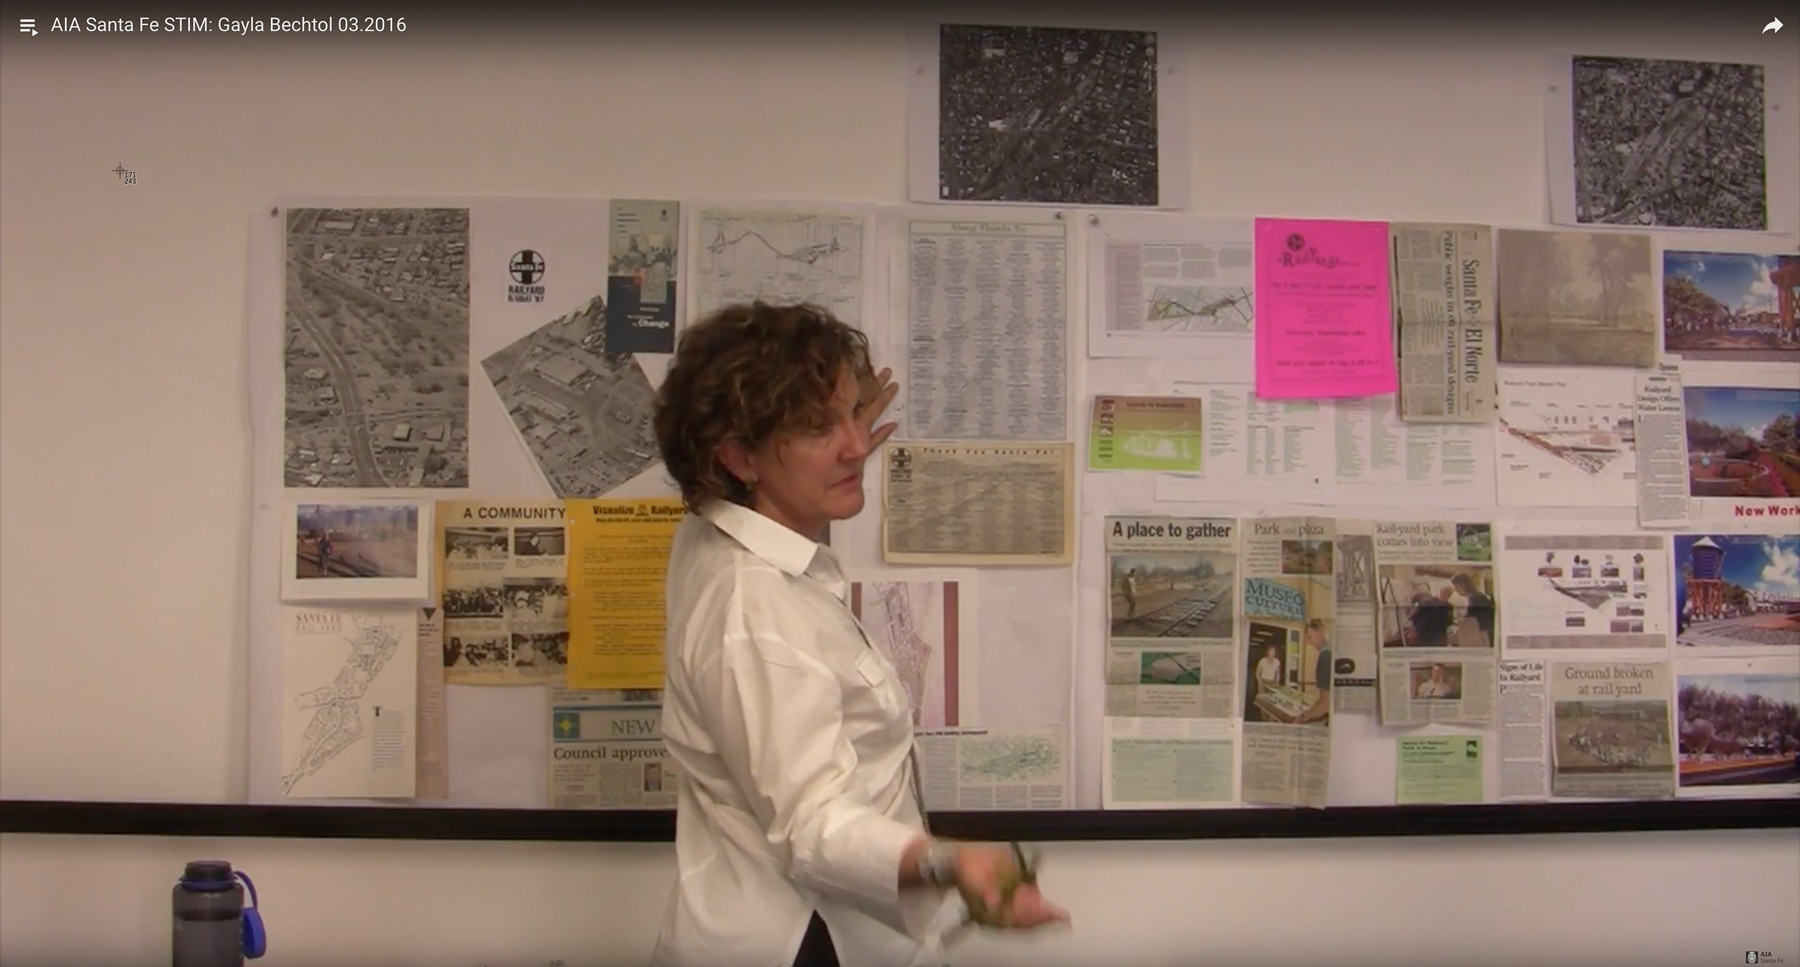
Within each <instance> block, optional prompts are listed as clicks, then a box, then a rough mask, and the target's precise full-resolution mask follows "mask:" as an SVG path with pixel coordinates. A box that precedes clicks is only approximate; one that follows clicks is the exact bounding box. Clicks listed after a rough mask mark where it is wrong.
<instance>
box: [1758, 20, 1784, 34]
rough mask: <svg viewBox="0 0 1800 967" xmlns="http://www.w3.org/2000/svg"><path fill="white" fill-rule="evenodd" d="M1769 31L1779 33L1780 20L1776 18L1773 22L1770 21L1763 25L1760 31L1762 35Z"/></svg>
mask: <svg viewBox="0 0 1800 967" xmlns="http://www.w3.org/2000/svg"><path fill="white" fill-rule="evenodd" d="M1771 30H1773V31H1775V32H1776V33H1781V18H1780V17H1776V18H1775V19H1774V20H1771V21H1769V22H1768V23H1766V24H1764V25H1763V29H1762V32H1763V33H1765V34H1766V33H1768V32H1769V31H1771Z"/></svg>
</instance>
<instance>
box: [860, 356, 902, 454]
mask: <svg viewBox="0 0 1800 967" xmlns="http://www.w3.org/2000/svg"><path fill="white" fill-rule="evenodd" d="M893 376H894V371H893V370H891V369H883V370H882V371H881V372H879V373H876V374H875V378H874V379H872V380H870V381H869V382H867V383H865V384H863V387H862V398H861V399H860V400H858V401H857V409H856V418H857V419H858V420H859V421H861V422H862V427H863V431H864V432H865V433H867V434H868V435H869V449H870V450H873V449H875V448H876V447H879V446H881V445H882V444H883V443H886V442H887V438H888V437H890V436H893V435H894V431H895V430H896V429H899V427H900V424H898V423H884V424H882V425H881V426H879V427H878V426H876V425H875V421H876V420H879V419H881V414H883V413H885V412H887V408H888V406H890V405H891V404H892V403H893V402H894V397H896V396H898V395H900V384H899V383H896V382H894V379H893Z"/></svg>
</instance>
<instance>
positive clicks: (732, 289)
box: [689, 208, 867, 326]
mask: <svg viewBox="0 0 1800 967" xmlns="http://www.w3.org/2000/svg"><path fill="white" fill-rule="evenodd" d="M864 227H865V225H864V218H863V217H862V216H860V215H854V214H843V213H828V212H808V211H751V210H733V209H725V208H703V209H700V210H699V212H698V214H697V215H696V216H695V224H694V229H695V230H694V235H693V238H694V244H693V246H692V247H693V249H694V256H693V258H694V268H693V273H692V275H691V279H692V281H691V282H690V283H689V284H690V285H692V286H693V287H694V306H693V312H692V313H691V315H690V318H692V319H702V318H705V317H706V316H707V315H709V314H710V313H712V312H714V311H715V310H717V309H719V308H720V307H722V306H726V305H730V304H732V303H737V302H752V301H755V300H757V299H761V300H762V301H764V302H770V303H791V302H810V303H813V304H815V305H818V306H821V307H823V308H825V309H828V310H830V311H831V313H832V314H833V315H835V316H837V317H838V318H839V319H842V320H843V321H845V322H847V323H849V324H851V325H853V326H860V325H862V322H863V318H864V315H865V310H864V307H863V285H864V280H865V278H866V277H867V267H866V265H865V262H864V251H865V242H864Z"/></svg>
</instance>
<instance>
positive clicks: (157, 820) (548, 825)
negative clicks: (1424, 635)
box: [0, 799, 1800, 843]
mask: <svg viewBox="0 0 1800 967" xmlns="http://www.w3.org/2000/svg"><path fill="white" fill-rule="evenodd" d="M1796 805H1797V804H1796V802H1795V800H1793V799H1723V800H1693V799H1687V800H1655V801H1645V802H1604V803H1553V804H1546V805H1512V804H1508V805H1477V806H1398V807H1394V806H1386V807H1334V808H1331V809H1219V810H1196V811H1169V810H1146V811H1128V810H1090V811H1079V812H1078V811H1067V812H962V813H934V814H933V815H932V817H931V825H932V830H933V832H935V833H937V834H938V835H940V836H947V837H951V838H956V839H972V840H1032V841H1039V842H1069V841H1077V840H1089V841H1092V840H1176V839H1257V838H1300V839H1306V838H1323V837H1358V836H1491V835H1528V834H1534V833H1606V832H1644V831H1651V830H1687V829H1776V828H1793V827H1800V808H1796ZM0 833H51V834H61V835H71V836H220V837H273V838H297V839H411V840H488V841H506V840H545V841H561V842H596V843H604V842H617V843H664V842H671V841H673V840H674V838H675V814H674V813H673V812H672V811H601V810H551V809H458V808H437V807H427V808H418V807H399V806H256V805H231V804H211V803H161V802H154V803H137V802H67V801H58V800H29V799H10V800H3V801H0Z"/></svg>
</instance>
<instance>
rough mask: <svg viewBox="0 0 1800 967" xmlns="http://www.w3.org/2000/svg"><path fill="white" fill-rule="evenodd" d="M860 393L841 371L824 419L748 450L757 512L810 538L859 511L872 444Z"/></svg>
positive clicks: (752, 499)
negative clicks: (861, 410) (860, 410)
mask: <svg viewBox="0 0 1800 967" xmlns="http://www.w3.org/2000/svg"><path fill="white" fill-rule="evenodd" d="M861 396H862V394H861V393H860V392H859V389H858V387H857V384H856V380H854V379H852V378H851V376H850V374H849V373H845V374H844V375H843V376H842V377H840V378H839V379H838V387H837V393H836V394H835V395H834V396H833V397H832V399H831V402H830V405H829V406H828V408H827V411H826V419H825V421H824V422H823V423H822V424H820V425H819V426H816V427H811V428H806V427H802V428H801V429H799V430H797V431H796V432H794V433H793V434H792V435H791V436H789V437H788V438H787V439H786V440H777V441H771V442H770V443H769V444H768V445H766V446H764V447H762V448H760V449H759V450H757V451H756V452H754V453H752V454H750V455H749V458H748V469H749V471H750V476H751V478H752V479H754V480H755V485H754V486H753V487H752V488H751V506H752V507H753V508H755V509H756V511H757V512H758V513H760V514H762V515H763V516H765V517H768V518H770V519H772V520H775V521H776V522H778V523H780V524H783V525H785V526H787V527H788V528H790V529H792V530H794V531H797V532H799V533H801V534H804V535H805V536H807V537H809V538H812V539H814V540H817V539H819V538H820V537H821V536H822V535H823V534H824V531H825V527H826V525H828V524H830V523H831V522H832V521H834V520H847V519H849V518H851V517H855V516H856V515H857V514H859V513H862V509H863V477H862V471H863V463H864V462H865V461H867V460H868V458H869V453H870V447H869V434H868V433H867V431H866V430H865V429H864V428H863V425H862V421H861V420H860V419H859V418H858V403H859V401H860V399H861Z"/></svg>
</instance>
